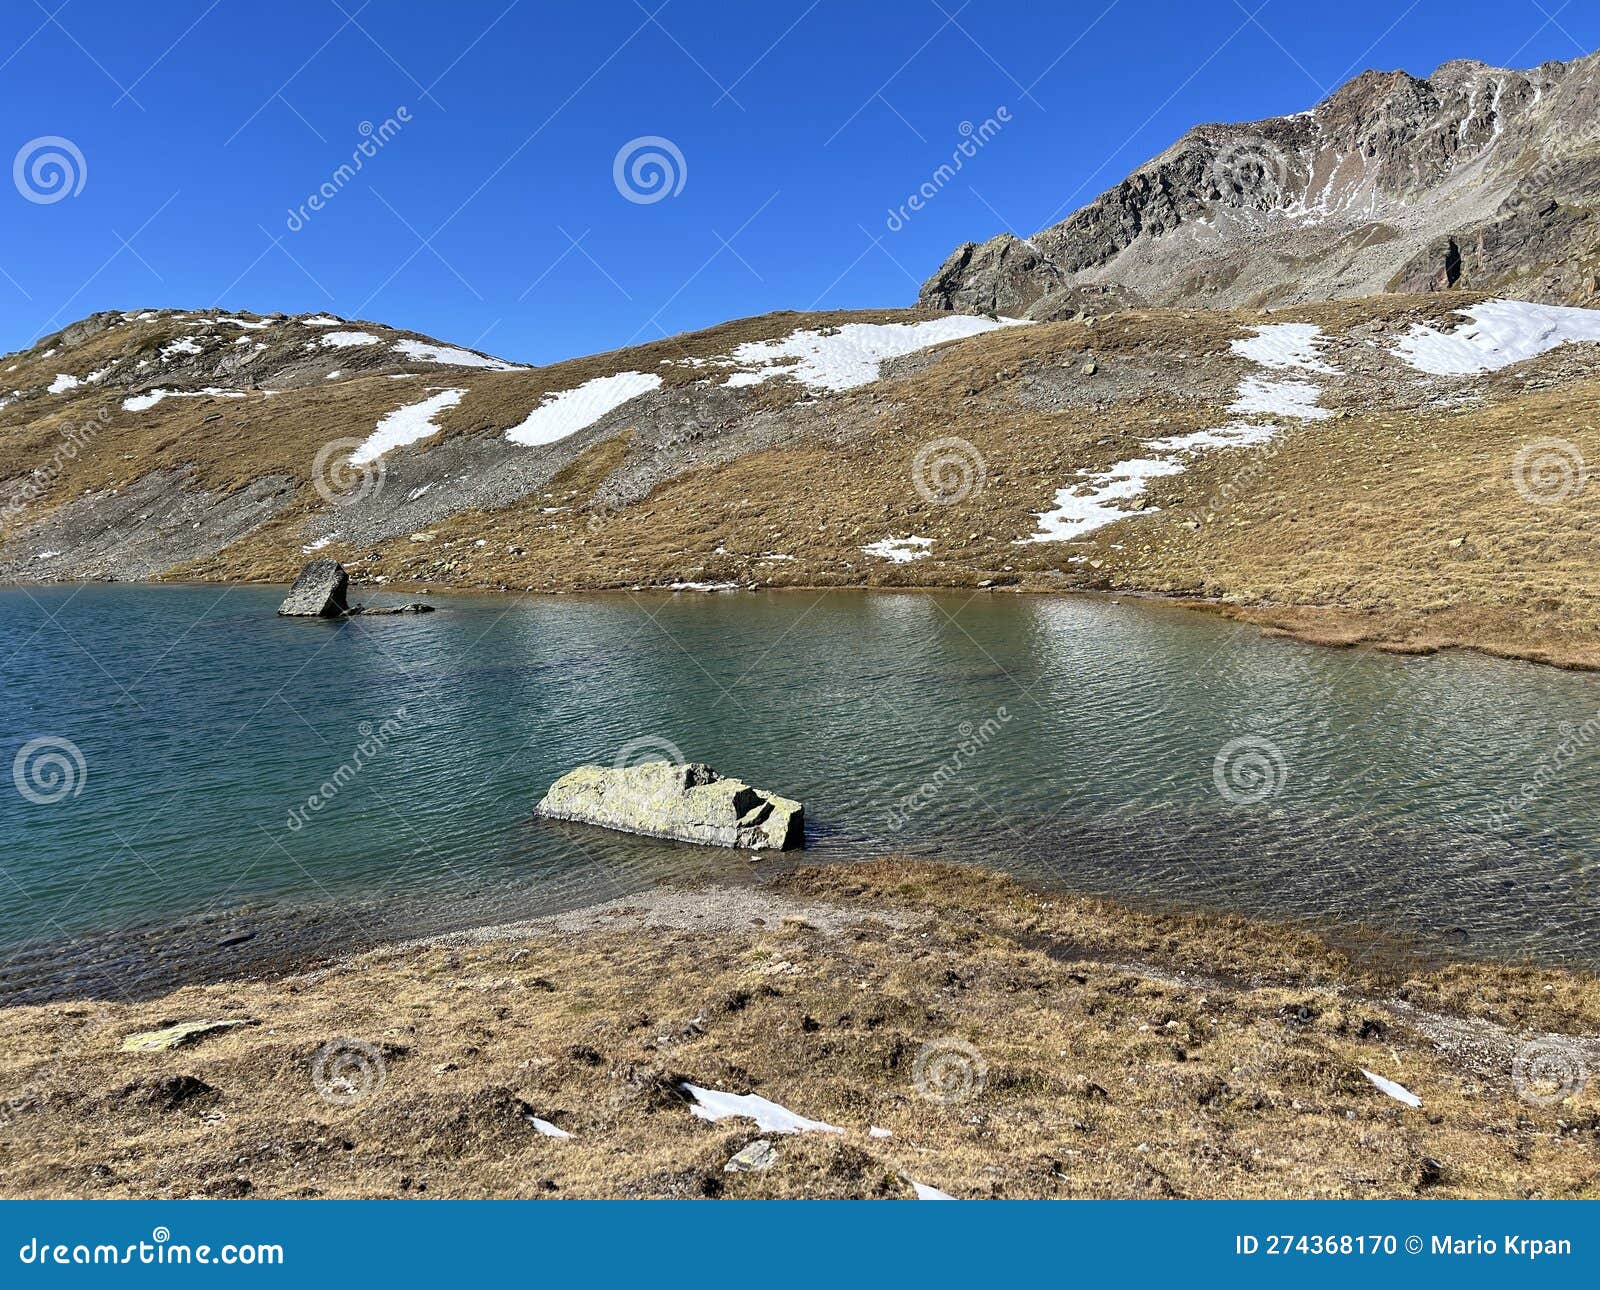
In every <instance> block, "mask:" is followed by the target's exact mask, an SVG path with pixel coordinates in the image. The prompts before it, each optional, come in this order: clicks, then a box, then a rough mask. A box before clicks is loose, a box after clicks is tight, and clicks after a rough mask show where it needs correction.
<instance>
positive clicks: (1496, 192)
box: [918, 54, 1600, 319]
mask: <svg viewBox="0 0 1600 1290" xmlns="http://www.w3.org/2000/svg"><path fill="white" fill-rule="evenodd" d="M1597 246H1600V54H1590V55H1588V56H1586V57H1584V58H1581V59H1577V60H1574V61H1573V62H1570V63H1544V64H1541V65H1540V66H1538V67H1535V68H1530V69H1526V70H1518V69H1510V68H1497V67H1492V66H1489V65H1488V64H1484V63H1480V62H1476V61H1474V60H1469V59H1456V60H1452V61H1449V62H1446V63H1443V64H1441V65H1440V66H1439V67H1438V68H1437V69H1435V71H1434V72H1433V74H1432V75H1431V76H1429V77H1425V78H1424V77H1416V76H1412V75H1411V74H1410V73H1407V72H1404V71H1393V72H1381V71H1367V72H1363V73H1361V74H1360V75H1359V76H1357V77H1354V78H1353V79H1352V80H1350V81H1348V82H1346V83H1345V84H1344V85H1342V86H1340V87H1338V88H1337V89H1335V90H1334V91H1333V92H1332V93H1331V94H1329V95H1328V96H1327V97H1325V98H1324V99H1323V100H1322V101H1321V102H1319V103H1318V104H1316V105H1315V106H1314V107H1312V108H1310V109H1308V110H1306V111H1303V112H1297V113H1293V114H1290V115H1286V116H1279V117H1267V118H1263V119H1262V120H1259V121H1254V122H1246V123H1240V124H1226V123H1208V124H1202V125H1197V126H1195V127H1193V128H1192V129H1191V130H1189V131H1187V132H1186V133H1185V134H1184V135H1182V136H1181V137H1180V138H1179V139H1178V140H1176V141H1175V142H1174V143H1173V144H1172V145H1171V146H1170V147H1168V148H1167V149H1165V150H1164V151H1163V152H1161V153H1160V154H1158V155H1157V156H1155V157H1153V158H1152V159H1151V160H1149V161H1147V162H1145V163H1144V164H1143V165H1141V166H1139V167H1137V168H1136V169H1135V170H1134V171H1133V172H1132V173H1131V174H1130V175H1129V176H1128V177H1127V178H1125V179H1124V180H1122V181H1121V182H1120V183H1119V184H1117V185H1114V186H1113V187H1112V188H1110V189H1108V190H1106V191H1105V192H1104V193H1102V194H1101V195H1100V196H1099V197H1097V198H1095V199H1094V200H1093V201H1091V202H1089V203H1088V204H1087V205H1085V206H1084V207H1082V208H1080V209H1079V210H1077V211H1075V212H1073V213H1072V214H1070V215H1068V216H1067V217H1066V218H1065V219H1062V220H1060V221H1058V222H1056V223H1054V224H1051V225H1049V226H1048V227H1046V228H1044V229H1041V230H1039V231H1038V232H1036V233H1034V234H1033V235H1031V236H1030V237H1027V238H1021V237H1017V236H1016V235H1015V234H1013V233H1010V232H1006V233H1001V234H999V235H997V236H995V237H993V238H990V239H989V240H988V241H986V242H983V243H975V242H967V243H963V244H962V245H961V246H959V247H957V248H956V250H955V251H953V252H952V253H951V255H950V256H949V257H948V258H947V259H946V260H945V261H944V263H943V264H942V265H941V266H940V267H939V269H938V270H937V271H936V272H935V273H934V274H933V275H932V276H931V277H930V278H929V279H928V280H927V282H926V283H924V285H923V287H922V290H921V292H920V294H919V297H918V303H919V304H920V305H921V306H923V307H925V308H943V309H957V310H962V311H965V312H973V313H1011V314H1018V315H1023V316H1028V317H1032V318H1036V319H1050V318H1055V317H1063V316H1072V314H1073V313H1075V312H1080V311H1081V310H1080V308H1079V306H1078V304H1077V301H1075V300H1074V299H1073V298H1072V295H1071V293H1072V292H1073V291H1075V290H1076V291H1081V290H1083V289H1085V288H1091V289H1095V290H1098V291H1100V292H1102V293H1107V292H1109V293H1111V294H1112V295H1113V296H1114V297H1116V298H1117V300H1116V302H1117V303H1122V304H1155V305H1175V306H1185V305H1213V306H1221V307H1231V306H1245V307H1251V308H1261V307H1268V306H1274V305H1283V304H1293V303H1301V302H1304V301H1307V300H1315V299H1334V298H1342V297H1354V296H1361V295H1373V294H1380V293H1384V292H1391V291H1392V292H1395V293H1407V292H1418V291H1429V290H1441V289H1450V288H1456V289H1462V290H1477V291H1495V292H1499V293H1504V294H1509V295H1514V296H1516V297H1517V298H1519V299H1528V300H1536V301H1545V302H1550V303H1582V302H1585V301H1588V300H1589V299H1590V298H1591V297H1593V296H1595V294H1596V292H1597V291H1600V278H1597V277H1596V273H1597V271H1600V254H1597ZM1530 254H1531V256H1532V258H1529V257H1530ZM1063 292H1066V293H1068V294H1067V295H1061V294H1060V293H1063ZM1053 297H1054V298H1053Z"/></svg>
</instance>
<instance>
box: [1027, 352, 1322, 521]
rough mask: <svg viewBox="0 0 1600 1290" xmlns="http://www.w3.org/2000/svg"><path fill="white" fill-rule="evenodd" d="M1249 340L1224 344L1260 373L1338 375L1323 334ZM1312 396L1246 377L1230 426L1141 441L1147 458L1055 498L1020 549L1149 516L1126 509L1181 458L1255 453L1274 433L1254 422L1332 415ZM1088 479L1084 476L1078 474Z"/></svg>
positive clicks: (1296, 384) (1311, 388) (1296, 387)
mask: <svg viewBox="0 0 1600 1290" xmlns="http://www.w3.org/2000/svg"><path fill="white" fill-rule="evenodd" d="M1252 330H1253V331H1254V332H1255V335H1254V336H1252V337H1246V338H1244V339H1241V340H1235V341H1233V342H1231V347H1232V349H1233V351H1234V353H1236V354H1238V355H1240V356H1241V357H1242V358H1246V359H1249V360H1250V361H1251V362H1253V363H1256V364H1259V365H1260V366H1262V367H1265V368H1268V369H1271V370H1276V371H1282V370H1284V369H1288V368H1299V369H1301V370H1303V371H1310V372H1324V373H1330V374H1332V373H1337V372H1338V370H1339V369H1338V368H1336V367H1334V366H1332V365H1331V364H1329V363H1327V362H1326V361H1325V360H1323V359H1322V358H1321V357H1320V355H1319V353H1318V346H1319V344H1320V342H1321V339H1322V329H1321V328H1320V327H1315V326H1311V325H1310V324H1307V323H1269V324H1267V325H1266V326H1264V327H1256V328H1253V329H1252ZM1320 393H1321V392H1320V391H1319V390H1318V388H1317V387H1316V386H1315V385H1314V384H1312V383H1311V382H1310V381H1284V380H1278V381H1272V380H1266V379H1264V378H1262V377H1260V376H1256V375H1250V376H1246V377H1245V378H1244V380H1243V381H1242V382H1240V385H1239V390H1238V396H1237V397H1236V398H1235V400H1234V402H1233V404H1232V405H1231V406H1230V407H1229V409H1228V410H1229V411H1230V412H1233V413H1235V414H1237V416H1236V418H1235V419H1234V420H1232V421H1230V422H1228V423H1227V424H1226V425H1223V426H1219V427H1217V428H1216V429H1207V430H1194V431H1191V432H1189V433H1187V434H1180V435H1167V436H1164V437H1162V438H1159V439H1150V440H1147V441H1146V442H1145V444H1144V447H1145V448H1147V449H1149V450H1150V451H1151V453H1152V455H1151V456H1149V457H1133V458H1130V459H1128V460H1127V461H1119V462H1117V463H1116V464H1115V465H1114V466H1112V467H1111V468H1110V469H1108V470H1104V471H1099V472H1097V473H1093V474H1088V476H1087V478H1080V479H1079V480H1078V482H1077V483H1073V484H1068V485H1067V486H1066V487H1065V488H1063V489H1060V490H1059V491H1057V493H1056V496H1055V506H1054V507H1053V508H1052V509H1051V510H1048V511H1045V512H1043V513H1042V514H1040V515H1039V531H1038V532H1037V533H1035V534H1033V535H1032V536H1031V537H1028V538H1026V539H1024V541H1026V542H1065V541H1070V540H1071V539H1073V538H1079V537H1082V536H1084V535H1085V534H1086V533H1093V532H1094V531H1095V530H1096V529H1101V528H1104V527H1105V526H1106V525H1108V524H1114V523H1116V522H1117V521H1118V520H1122V519H1126V518H1127V517H1128V516H1129V515H1134V514H1148V513H1150V512H1151V511H1153V510H1155V509H1156V508H1155V507H1151V506H1134V507H1130V506H1128V505H1127V503H1130V502H1134V501H1135V500H1136V499H1138V498H1140V497H1141V496H1143V494H1144V491H1145V488H1146V486H1147V485H1148V484H1149V481H1150V480H1152V479H1161V478H1163V477H1165V476H1169V475H1181V474H1182V473H1183V472H1184V471H1185V470H1186V469H1188V462H1187V461H1186V460H1185V458H1190V457H1193V456H1195V455H1197V454H1200V453H1203V452H1206V451H1208V450H1210V449H1214V448H1254V447H1258V446H1260V445H1261V444H1264V443H1268V442H1270V441H1271V440H1272V439H1274V438H1276V437H1277V435H1278V434H1279V433H1280V427H1279V426H1278V425H1277V424H1276V423H1275V422H1266V423H1261V422H1257V421H1252V420H1250V418H1253V417H1262V416H1270V417H1289V418H1293V419H1294V420H1297V421H1320V420H1322V419H1323V418H1325V417H1330V416H1332V415H1333V413H1332V412H1330V411H1329V410H1328V409H1327V408H1324V407H1319V406H1318V403H1317V400H1318V398H1319V396H1320ZM1085 473H1087V472H1085Z"/></svg>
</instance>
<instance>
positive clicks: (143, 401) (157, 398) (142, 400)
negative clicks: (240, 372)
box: [122, 385, 269, 412]
mask: <svg viewBox="0 0 1600 1290" xmlns="http://www.w3.org/2000/svg"><path fill="white" fill-rule="evenodd" d="M264 392H269V391H264ZM205 397H210V398H214V399H242V398H244V391H243V390H222V389H218V388H217V387H216V386H214V385H208V386H206V388H205V389H203V390H149V391H147V392H146V393H144V394H131V395H129V396H128V397H127V398H125V399H123V400H122V410H123V411H124V412H143V411H144V410H145V409H146V408H153V407H155V405H156V404H158V403H160V402H161V400H162V399H198V398H205Z"/></svg>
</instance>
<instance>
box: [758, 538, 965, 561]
mask: <svg viewBox="0 0 1600 1290" xmlns="http://www.w3.org/2000/svg"><path fill="white" fill-rule="evenodd" d="M932 545H933V539H932V538H929V537H903V538H884V539H883V541H882V542H873V543H872V544H870V545H869V546H864V547H862V548H861V549H862V551H863V552H865V553H866V554H867V555H875V556H877V557H878V559H880V560H888V561H889V562H890V563H891V564H910V563H911V561H913V560H920V559H922V558H923V557H924V556H927V555H930V554H932V553H931V552H930V551H929V550H928V548H929V547H931V546H932ZM786 558H787V557H786Z"/></svg>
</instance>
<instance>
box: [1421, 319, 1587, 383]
mask: <svg viewBox="0 0 1600 1290" xmlns="http://www.w3.org/2000/svg"><path fill="white" fill-rule="evenodd" d="M1456 312H1457V313H1459V314H1461V315H1462V316H1464V317H1466V318H1468V319H1470V320H1471V321H1470V323H1468V324H1466V325H1463V326H1460V327H1457V328H1456V329H1455V330H1454V331H1449V332H1444V331H1439V330H1438V329H1437V328H1434V327H1426V326H1423V325H1422V324H1421V323H1418V324H1416V325H1415V326H1413V327H1412V328H1411V331H1410V332H1409V334H1407V335H1406V336H1403V337H1402V338H1401V339H1400V342H1399V344H1397V345H1396V346H1395V347H1394V349H1393V350H1391V351H1390V352H1391V353H1392V354H1394V355H1395V356H1396V357H1397V358H1402V359H1404V360H1405V361H1406V362H1407V363H1410V364H1411V366H1412V367H1414V368H1416V369H1417V370H1418V371H1421V372H1427V373H1429V374H1431V375H1433V376H1472V375H1476V374H1477V373H1479V372H1495V371H1498V370H1499V369H1500V368H1502V367H1510V366H1511V365H1512V364H1513V363H1520V362H1522V361H1523V360H1525V359H1529V358H1537V357H1538V356H1539V355H1540V354H1547V353H1549V352H1550V351H1551V350H1552V349H1557V348H1559V347H1560V346H1562V345H1570V344H1576V343H1578V342H1581V341H1600V309H1572V308H1569V307H1567V306H1564V305H1533V304H1528V303H1527V302H1526V301H1522V300H1486V301H1484V302H1483V303H1482V304H1479V305H1469V306H1468V307H1467V308H1465V309H1458V310H1457V311H1456Z"/></svg>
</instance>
